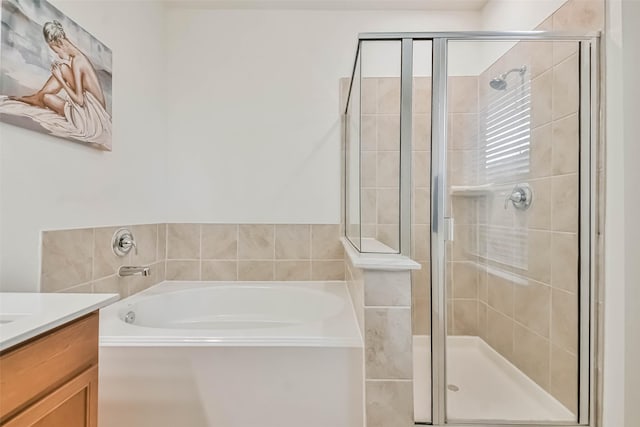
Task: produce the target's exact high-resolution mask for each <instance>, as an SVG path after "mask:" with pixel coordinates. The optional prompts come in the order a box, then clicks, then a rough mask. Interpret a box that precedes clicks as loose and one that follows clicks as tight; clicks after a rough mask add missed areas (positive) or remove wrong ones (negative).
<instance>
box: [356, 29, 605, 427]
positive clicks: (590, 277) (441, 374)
mask: <svg viewBox="0 0 640 427" xmlns="http://www.w3.org/2000/svg"><path fill="white" fill-rule="evenodd" d="M358 38H359V41H358V47H359V46H360V44H361V43H362V42H363V41H381V40H387V41H391V40H393V41H399V42H402V46H403V53H405V54H408V53H410V52H412V49H411V48H410V46H409V44H410V43H413V42H414V41H431V42H432V55H433V61H432V108H431V122H432V123H431V129H432V130H431V304H432V306H431V368H432V369H431V372H432V375H431V378H432V384H431V399H432V401H431V405H432V412H431V415H432V416H431V419H432V421H431V423H429V424H432V425H446V426H450V427H492V426H500V427H523V426H527V425H529V426H533V425H535V426H546V427H566V426H578V425H579V426H589V427H595V423H596V416H595V407H596V404H595V398H596V379H597V378H596V371H595V366H596V355H597V352H596V345H597V343H596V330H597V322H598V319H597V317H596V316H597V313H596V303H595V298H596V296H597V295H598V292H597V291H598V290H597V288H596V286H597V283H596V280H595V275H594V266H595V262H596V258H595V242H596V240H595V237H596V235H595V232H596V219H597V218H596V205H595V203H596V198H597V197H596V195H595V191H596V183H595V179H596V150H597V147H598V143H599V142H598V140H599V136H600V132H599V129H600V122H599V121H600V116H601V110H600V91H601V84H600V82H599V76H600V64H601V57H600V33H599V32H595V33H593V32H592V33H583V34H577V33H569V32H545V31H522V32H518V31H511V32H417V33H415V32H410V33H361V34H360V35H359V37H358ZM449 41H506V42H509V41H511V42H520V41H557V42H569V41H574V42H577V43H579V49H578V54H579V64H580V65H579V76H578V77H579V78H580V91H579V93H580V100H579V102H580V104H579V105H580V110H579V113H580V128H579V153H580V154H579V156H580V158H579V171H578V174H579V204H578V206H579V230H578V239H579V272H578V274H579V287H578V293H579V295H578V298H579V304H580V306H579V313H578V315H579V350H578V351H579V355H578V361H579V362H578V363H579V369H580V371H579V375H578V378H579V383H578V384H579V387H578V393H579V396H578V413H577V419H578V422H577V423H575V422H563V423H557V422H556V423H553V422H539V421H535V420H532V421H517V422H516V421H507V422H501V421H498V420H496V421H489V420H468V421H466V420H465V421H464V422H463V423H457V424H455V423H448V422H447V416H446V363H447V361H446V340H447V313H446V283H445V279H446V277H445V268H446V256H445V254H446V244H447V230H446V229H445V228H446V227H445V221H446V218H445V206H446V202H447V180H446V175H447V114H448V111H447V98H448V95H447V80H448V75H447V61H448V44H449ZM357 59H358V58H357V55H356V61H357ZM405 67H411V68H412V63H411V61H410V60H408V58H406V57H405V58H404V60H403V62H402V70H401V77H402V94H403V95H405V94H406V95H405V96H407V95H408V96H409V97H410V96H411V93H412V90H413V79H412V76H413V70H412V69H410V70H409V69H405ZM405 99H407V98H405ZM585 106H586V108H585ZM405 107H407V106H406V104H405ZM406 110H408V111H411V108H410V107H409V108H406V109H405V111H406ZM405 120H407V121H405V126H402V127H403V130H405V131H408V130H409V129H407V128H408V126H407V125H408V124H409V123H411V121H410V120H411V118H408V119H407V118H405ZM404 133H405V135H407V133H408V132H404ZM405 153H406V151H405ZM410 162H411V157H410V156H407V155H403V156H401V163H400V168H401V169H404V170H405V171H407V170H411V163H410ZM405 182H406V181H405ZM402 194H403V195H404V196H405V200H404V201H401V205H404V206H407V204H408V203H410V201H407V200H406V197H409V196H410V192H409V196H407V192H406V190H405V191H404V192H402ZM405 212H406V211H405ZM401 239H402V240H404V242H405V244H406V242H407V241H408V240H409V232H407V229H406V228H405V229H404V230H402V232H401ZM406 248H407V247H406V246H405V250H406ZM403 252H404V251H403ZM532 423H535V424H532Z"/></svg>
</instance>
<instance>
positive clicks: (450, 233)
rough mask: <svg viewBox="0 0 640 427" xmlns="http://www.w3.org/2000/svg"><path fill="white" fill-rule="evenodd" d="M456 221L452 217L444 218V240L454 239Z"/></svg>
mask: <svg viewBox="0 0 640 427" xmlns="http://www.w3.org/2000/svg"><path fill="white" fill-rule="evenodd" d="M454 228H455V221H454V220H453V218H451V217H445V218H444V240H449V241H453V239H454V237H455V233H454Z"/></svg>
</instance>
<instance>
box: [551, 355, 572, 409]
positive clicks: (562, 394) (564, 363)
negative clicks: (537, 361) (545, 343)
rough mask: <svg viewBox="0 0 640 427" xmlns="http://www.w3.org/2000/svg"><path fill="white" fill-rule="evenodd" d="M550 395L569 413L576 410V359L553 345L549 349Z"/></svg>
mask: <svg viewBox="0 0 640 427" xmlns="http://www.w3.org/2000/svg"><path fill="white" fill-rule="evenodd" d="M550 380H551V384H550V391H551V394H552V395H553V396H554V397H555V398H556V399H558V400H559V401H560V402H562V404H563V405H565V406H566V407H567V408H568V409H569V410H570V411H571V412H573V413H574V414H577V409H578V359H577V358H576V356H574V355H572V354H570V353H568V352H566V351H564V350H563V349H561V348H559V347H557V346H555V345H553V346H552V347H551V375H550Z"/></svg>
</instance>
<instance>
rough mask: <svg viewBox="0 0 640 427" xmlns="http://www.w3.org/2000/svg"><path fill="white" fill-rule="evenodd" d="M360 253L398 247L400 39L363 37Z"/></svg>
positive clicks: (396, 250)
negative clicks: (369, 39) (370, 39)
mask: <svg viewBox="0 0 640 427" xmlns="http://www.w3.org/2000/svg"><path fill="white" fill-rule="evenodd" d="M361 59H362V82H361V84H362V86H361V87H362V110H361V132H362V133H361V137H362V144H361V150H362V151H361V176H360V179H361V183H362V192H361V200H360V203H361V209H362V252H382V253H399V252H400V68H401V42H399V41H369V42H367V41H365V42H362V51H361Z"/></svg>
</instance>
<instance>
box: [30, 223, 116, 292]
mask: <svg viewBox="0 0 640 427" xmlns="http://www.w3.org/2000/svg"><path fill="white" fill-rule="evenodd" d="M93 238H94V236H93V229H90V228H85V229H78V230H63V231H45V232H43V233H42V271H41V277H40V291H41V292H56V291H60V290H62V289H67V288H70V287H72V286H76V285H79V284H83V283H87V282H89V281H91V276H92V260H93V245H94V243H93ZM34 256H35V255H34ZM111 274H113V273H111Z"/></svg>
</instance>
